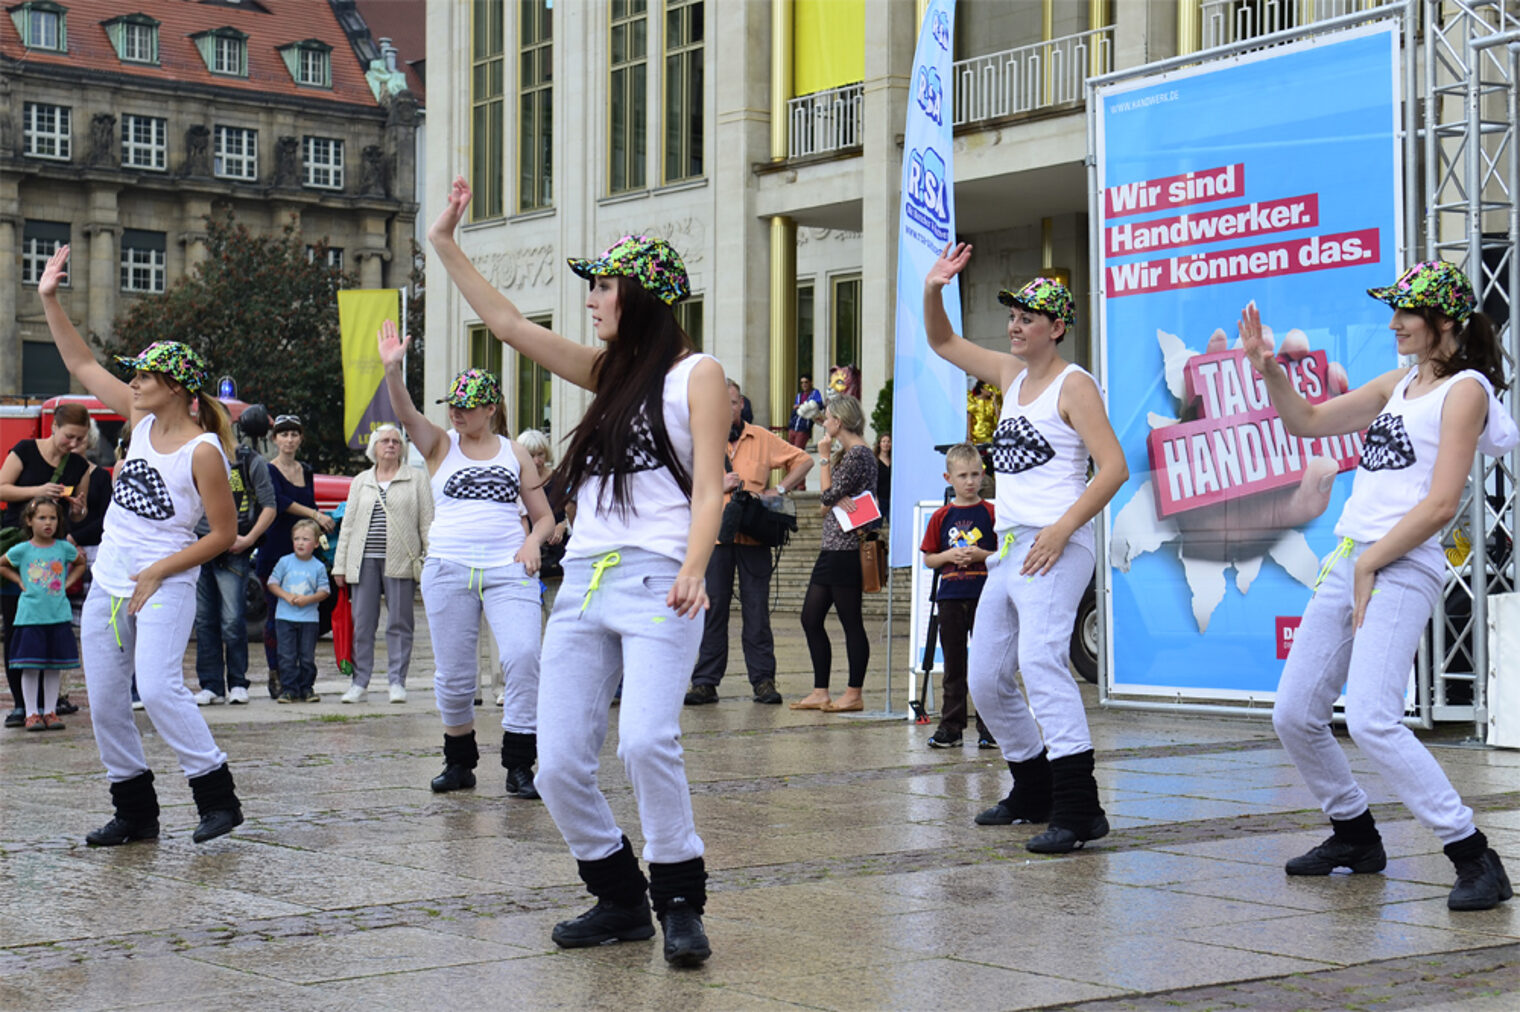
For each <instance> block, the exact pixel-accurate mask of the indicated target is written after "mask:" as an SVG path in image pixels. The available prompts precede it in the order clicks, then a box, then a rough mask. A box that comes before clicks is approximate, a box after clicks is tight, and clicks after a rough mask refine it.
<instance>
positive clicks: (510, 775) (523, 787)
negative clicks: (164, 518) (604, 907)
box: [507, 766, 538, 801]
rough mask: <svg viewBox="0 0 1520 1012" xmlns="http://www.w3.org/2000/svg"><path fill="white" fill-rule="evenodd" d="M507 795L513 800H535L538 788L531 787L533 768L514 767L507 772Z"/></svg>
mask: <svg viewBox="0 0 1520 1012" xmlns="http://www.w3.org/2000/svg"><path fill="white" fill-rule="evenodd" d="M507 793H508V794H510V795H511V796H512V797H514V798H524V799H526V800H529V801H532V800H534V799H536V798H537V797H538V788H537V787H534V786H533V768H532V767H530V766H514V767H512V768H511V769H509V770H507Z"/></svg>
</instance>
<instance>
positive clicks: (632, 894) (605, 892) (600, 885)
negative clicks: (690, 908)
mask: <svg viewBox="0 0 1520 1012" xmlns="http://www.w3.org/2000/svg"><path fill="white" fill-rule="evenodd" d="M575 863H576V865H577V866H578V867H579V870H580V873H581V881H582V882H584V883H586V891H587V892H589V893H590V894H591V895H593V896H595V897H596V898H597V899H599V900H607V901H608V902H609V903H616V904H617V905H619V906H624V907H631V906H637V905H640V904H642V903H643V902H644V893H645V891H646V890H647V889H648V888H649V882H648V880H646V879H645V878H644V873H643V872H642V871H640V870H639V859H638V857H637V856H635V855H634V853H633V844H631V843H629V842H628V837H626V836H625V837H623V846H622V847H620V848H619V849H618V850H617V851H616V852H615V853H613V854H610V855H609V856H607V857H604V858H602V859H601V860H599V861H576V862H575Z"/></svg>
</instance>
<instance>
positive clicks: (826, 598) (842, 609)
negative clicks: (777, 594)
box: [802, 583, 871, 689]
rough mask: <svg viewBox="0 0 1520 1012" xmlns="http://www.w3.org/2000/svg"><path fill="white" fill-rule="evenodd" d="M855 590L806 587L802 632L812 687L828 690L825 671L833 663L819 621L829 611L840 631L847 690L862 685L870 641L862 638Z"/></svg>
mask: <svg viewBox="0 0 1520 1012" xmlns="http://www.w3.org/2000/svg"><path fill="white" fill-rule="evenodd" d="M860 595H861V590H860V588H859V587H835V586H828V585H825V584H822V583H809V584H808V589H807V597H805V598H803V601H802V631H803V632H804V633H806V634H807V645H808V654H809V655H810V656H811V657H812V658H813V687H814V688H815V689H827V688H828V687H829V668H830V666H831V665H832V664H833V662H834V651H833V648H832V646H831V645H830V643H829V634H828V632H827V630H825V629H824V628H823V620H824V618H826V617H827V616H828V614H829V608H830V607H832V608H833V609H834V612H835V613H836V614H837V615H838V616H839V624H840V625H841V626H843V627H844V649H845V653H846V654H847V655H848V656H849V658H850V683H849V684H850V688H852V689H858V688H860V687H861V686H863V685H865V684H866V665H867V664H869V663H870V661H871V641H870V640H869V639H867V638H866V624H865V620H864V619H862V618H861V615H860Z"/></svg>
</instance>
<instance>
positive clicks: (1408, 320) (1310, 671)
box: [1240, 260, 1520, 910]
mask: <svg viewBox="0 0 1520 1012" xmlns="http://www.w3.org/2000/svg"><path fill="white" fill-rule="evenodd" d="M1367 294H1368V295H1371V296H1372V297H1373V298H1374V299H1377V300H1379V301H1381V302H1385V303H1387V304H1388V305H1389V306H1390V307H1392V308H1393V311H1394V312H1393V319H1392V320H1391V321H1390V322H1389V324H1388V326H1389V329H1391V330H1392V331H1393V333H1394V336H1395V339H1396V341H1397V350H1398V353H1399V354H1400V355H1403V356H1408V357H1411V358H1413V359H1414V360H1415V364H1414V365H1413V366H1412V367H1401V368H1398V369H1393V370H1390V371H1388V372H1386V373H1384V374H1383V375H1381V376H1379V377H1378V378H1377V379H1375V380H1373V381H1372V382H1371V383H1368V384H1366V385H1365V386H1361V387H1358V388H1357V389H1355V390H1351V391H1348V392H1346V393H1344V394H1341V395H1340V396H1338V397H1332V398H1331V399H1330V400H1328V401H1325V402H1323V403H1320V404H1310V403H1309V402H1308V401H1307V400H1305V399H1304V398H1303V397H1302V396H1300V395H1299V393H1298V392H1297V391H1296V390H1294V388H1293V383H1292V381H1291V380H1290V379H1289V378H1288V373H1287V370H1286V369H1284V368H1283V365H1282V361H1281V360H1280V357H1279V356H1278V355H1276V354H1275V347H1274V344H1273V341H1272V337H1271V334H1270V332H1269V331H1267V329H1266V328H1264V327H1263V326H1262V324H1261V314H1260V312H1258V310H1257V308H1256V305H1255V303H1252V304H1251V305H1248V306H1247V307H1246V309H1245V312H1244V313H1242V314H1241V317H1240V339H1241V345H1242V347H1243V348H1244V349H1245V353H1246V355H1247V357H1249V358H1250V360H1251V364H1252V365H1253V366H1255V368H1256V371H1257V372H1258V373H1259V374H1260V375H1261V377H1262V379H1263V380H1264V381H1265V383H1266V389H1267V394H1268V395H1269V396H1270V397H1271V398H1272V406H1273V407H1274V408H1276V409H1277V411H1278V414H1280V415H1281V416H1282V420H1283V424H1284V425H1285V426H1286V427H1287V429H1288V431H1289V432H1291V433H1293V434H1294V435H1295V436H1306V437H1313V436H1333V435H1340V434H1342V433H1346V432H1357V431H1359V430H1361V429H1366V430H1367V436H1366V439H1365V440H1364V441H1363V448H1362V457H1361V462H1360V463H1359V464H1358V465H1357V470H1356V477H1355V479H1354V480H1353V481H1352V484H1351V496H1350V498H1348V499H1347V500H1346V506H1345V508H1344V509H1343V510H1342V511H1341V516H1340V519H1339V520H1338V521H1337V522H1336V525H1335V533H1336V534H1337V535H1338V536H1339V537H1340V538H1341V542H1340V544H1339V545H1338V546H1337V547H1336V549H1335V550H1334V551H1333V552H1331V553H1330V556H1329V557H1328V558H1327V559H1326V560H1325V564H1324V566H1323V568H1322V569H1321V570H1320V576H1319V579H1318V580H1317V581H1316V583H1315V590H1314V597H1313V598H1311V599H1310V601H1309V605H1308V607H1307V608H1305V609H1304V617H1303V621H1302V623H1301V624H1300V625H1299V627H1298V630H1297V632H1295V633H1294V636H1293V649H1292V650H1291V651H1290V652H1289V653H1288V660H1287V663H1286V664H1284V665H1283V673H1282V681H1281V682H1280V683H1279V684H1278V686H1277V702H1276V704H1275V705H1274V706H1273V707H1272V725H1273V727H1274V728H1275V729H1276V731H1277V737H1278V738H1279V739H1280V740H1281V741H1282V744H1283V748H1284V749H1286V750H1287V752H1288V755H1289V756H1290V757H1291V758H1292V759H1293V763H1294V765H1296V766H1297V767H1298V771H1299V773H1300V775H1302V776H1303V778H1304V781H1305V782H1306V783H1307V784H1308V786H1309V790H1311V791H1312V792H1313V793H1314V796H1315V797H1316V798H1317V799H1318V800H1319V803H1320V807H1321V808H1323V809H1324V812H1325V814H1326V815H1327V816H1329V817H1330V825H1331V827H1332V830H1333V831H1332V834H1331V836H1330V837H1329V839H1327V840H1325V842H1323V843H1321V844H1320V845H1319V846H1317V847H1315V848H1314V849H1312V850H1310V851H1309V852H1308V853H1306V854H1301V855H1299V856H1298V857H1295V858H1293V859H1292V860H1291V861H1289V862H1288V863H1287V869H1286V870H1287V873H1288V874H1289V875H1328V874H1330V873H1331V872H1332V871H1334V870H1335V869H1336V868H1347V869H1350V870H1351V871H1352V872H1377V871H1382V870H1383V867H1384V865H1386V864H1387V857H1386V856H1385V855H1384V853H1383V843H1382V838H1381V837H1380V835H1379V834H1378V831H1377V827H1376V825H1375V824H1374V823H1373V819H1372V812H1371V811H1370V810H1369V809H1368V807H1367V804H1368V802H1367V794H1366V792H1365V791H1363V790H1362V788H1361V785H1359V784H1358V783H1357V782H1356V777H1355V775H1354V774H1353V773H1352V772H1351V765H1350V764H1349V763H1348V762H1347V760H1346V754H1345V752H1344V751H1342V749H1341V747H1340V745H1338V744H1337V743H1336V741H1335V736H1334V735H1333V734H1332V733H1331V731H1330V718H1331V711H1332V709H1333V707H1334V705H1335V700H1336V697H1338V696H1339V695H1340V694H1341V689H1342V686H1344V687H1345V692H1346V726H1347V729H1348V730H1349V731H1350V732H1351V739H1352V740H1353V741H1354V742H1356V745H1357V748H1359V749H1360V750H1361V751H1362V752H1363V753H1364V754H1365V755H1366V756H1367V758H1368V759H1370V760H1371V761H1372V763H1373V765H1374V766H1375V767H1376V768H1377V771H1378V772H1379V773H1380V774H1381V775H1382V777H1383V780H1384V782H1385V783H1387V784H1388V786H1389V787H1391V788H1392V789H1393V790H1394V791H1395V793H1397V794H1398V796H1399V798H1400V799H1401V800H1402V801H1403V802H1404V804H1405V805H1406V806H1407V807H1408V808H1409V810H1410V811H1411V812H1413V813H1414V816H1415V818H1417V819H1419V820H1420V822H1421V823H1423V824H1424V825H1426V826H1428V827H1429V828H1430V829H1432V830H1433V831H1434V832H1435V834H1436V835H1437V836H1438V837H1439V838H1440V840H1441V843H1442V844H1443V845H1444V848H1445V852H1446V856H1447V857H1448V858H1450V859H1451V862H1452V863H1453V864H1454V865H1455V866H1456V876H1457V882H1456V885H1455V887H1453V889H1452V891H1451V895H1450V896H1449V897H1448V898H1447V902H1446V905H1447V906H1448V907H1450V908H1451V909H1452V910H1487V909H1489V908H1490V907H1494V906H1497V905H1498V904H1499V903H1500V902H1502V901H1503V900H1507V899H1509V898H1510V896H1511V895H1512V890H1511V888H1510V883H1509V878H1508V877H1507V876H1506V875H1505V872H1504V865H1503V864H1502V863H1501V862H1500V861H1499V855H1498V854H1496V853H1494V852H1493V850H1491V849H1489V846H1488V840H1487V838H1486V837H1485V836H1484V835H1483V833H1482V832H1481V831H1480V830H1479V829H1478V828H1477V827H1476V826H1474V825H1473V813H1472V809H1471V808H1468V807H1467V806H1466V805H1464V804H1463V803H1462V799H1461V797H1460V796H1459V795H1458V794H1457V791H1456V788H1454V787H1452V785H1451V781H1450V780H1448V779H1447V777H1446V774H1445V773H1444V772H1443V771H1442V770H1441V766H1440V764H1439V763H1437V762H1436V760H1435V757H1434V756H1432V755H1431V754H1430V752H1429V751H1428V750H1427V749H1426V748H1425V746H1424V745H1422V744H1420V741H1419V739H1418V738H1416V737H1415V736H1414V732H1412V731H1410V729H1409V728H1408V727H1407V726H1405V724H1404V720H1403V718H1404V686H1405V683H1406V682H1407V681H1408V678H1409V665H1410V662H1411V659H1412V658H1413V657H1414V655H1415V650H1416V649H1417V647H1418V646H1419V641H1420V635H1421V633H1422V632H1423V631H1424V629H1425V623H1426V622H1427V621H1428V620H1429V619H1430V614H1431V611H1432V610H1433V609H1434V608H1435V603H1436V599H1437V598H1438V597H1439V596H1440V593H1441V585H1442V582H1443V581H1444V579H1445V573H1446V566H1445V560H1444V559H1443V558H1442V553H1441V545H1440V540H1439V539H1440V535H1441V532H1442V531H1443V530H1445V529H1446V525H1447V524H1449V523H1450V522H1451V520H1452V518H1453V517H1455V516H1456V514H1457V509H1458V507H1459V506H1460V504H1461V502H1462V493H1463V490H1464V489H1465V488H1466V486H1467V477H1468V474H1469V473H1470V472H1471V470H1472V462H1473V454H1474V452H1475V451H1477V450H1482V451H1483V452H1484V453H1487V454H1490V455H1498V454H1500V453H1504V452H1505V451H1507V450H1509V449H1510V448H1512V447H1514V446H1515V445H1516V443H1517V442H1520V431H1517V430H1516V427H1515V423H1514V421H1513V420H1512V419H1511V418H1510V415H1509V412H1508V410H1506V409H1505V408H1504V406H1503V405H1501V404H1500V403H1499V401H1498V399H1497V398H1496V397H1495V396H1494V390H1495V389H1496V388H1498V389H1503V388H1504V386H1505V382H1504V368H1503V365H1502V363H1503V356H1502V353H1501V351H1500V349H1499V345H1498V342H1497V341H1496V339H1495V337H1494V327H1493V324H1492V323H1491V322H1490V321H1489V319H1488V317H1486V316H1484V315H1483V314H1482V313H1480V312H1477V311H1476V302H1475V300H1474V299H1473V290H1472V285H1471V284H1470V283H1469V282H1468V280H1467V278H1466V276H1464V275H1463V274H1462V272H1461V271H1459V270H1458V269H1457V268H1456V267H1454V266H1452V265H1451V264H1448V263H1444V262H1442V261H1438V260H1436V261H1427V262H1425V263H1419V264H1415V265H1414V266H1413V267H1411V268H1409V270H1407V271H1405V272H1404V274H1403V275H1402V276H1401V277H1400V278H1399V279H1398V281H1396V282H1394V283H1393V284H1392V285H1390V286H1388V287H1386V288H1369V289H1368V290H1367ZM1286 357H1287V356H1286V355H1284V356H1282V358H1286Z"/></svg>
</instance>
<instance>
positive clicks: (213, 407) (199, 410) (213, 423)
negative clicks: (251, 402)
mask: <svg viewBox="0 0 1520 1012" xmlns="http://www.w3.org/2000/svg"><path fill="white" fill-rule="evenodd" d="M195 414H196V417H197V418H198V419H200V423H201V428H203V429H205V430H206V431H207V432H212V433H215V434H216V438H217V441H218V442H219V443H221V444H222V452H223V453H225V454H226V455H227V460H228V461H229V462H231V461H235V460H237V440H236V439H234V438H233V437H232V416H231V415H229V414H228V413H227V405H225V404H223V403H222V402H221V401H219V400H217V399H216V398H215V397H212V396H210V395H208V394H207V393H206V391H204V390H201V391H199V392H198V393H196V395H195Z"/></svg>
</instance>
